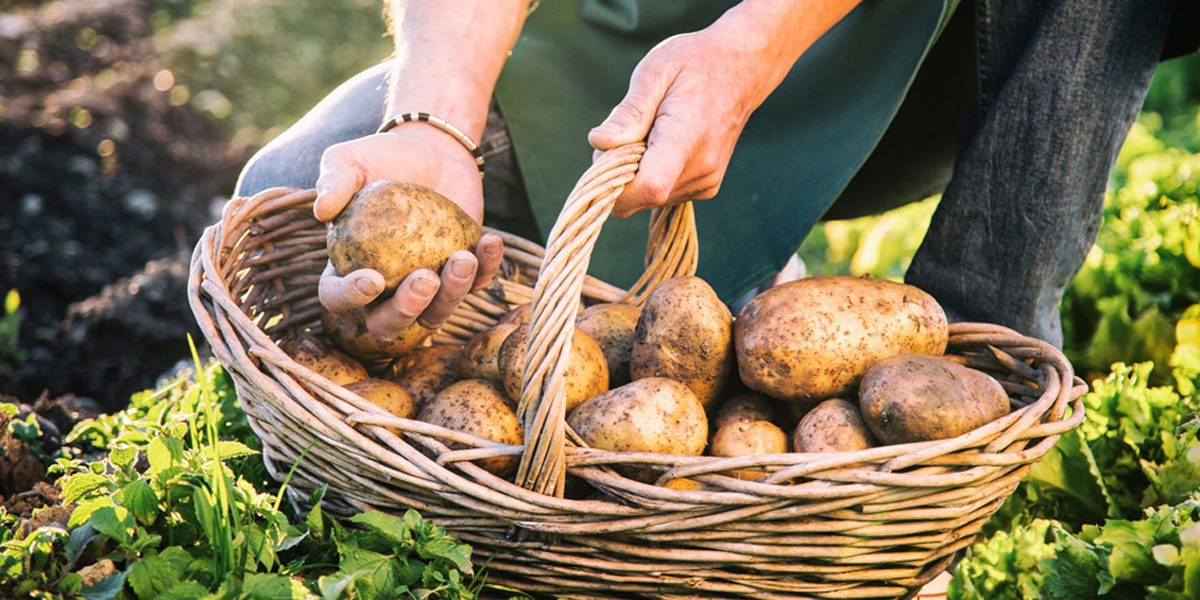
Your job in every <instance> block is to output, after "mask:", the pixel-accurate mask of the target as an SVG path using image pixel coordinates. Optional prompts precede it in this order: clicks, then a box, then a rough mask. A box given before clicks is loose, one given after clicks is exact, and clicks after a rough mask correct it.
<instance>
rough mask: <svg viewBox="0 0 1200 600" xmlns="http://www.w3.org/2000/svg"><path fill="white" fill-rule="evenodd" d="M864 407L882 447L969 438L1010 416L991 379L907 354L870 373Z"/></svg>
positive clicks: (865, 378) (1004, 397) (948, 363)
mask: <svg viewBox="0 0 1200 600" xmlns="http://www.w3.org/2000/svg"><path fill="white" fill-rule="evenodd" d="M859 406H860V408H861V410H862V416H863V420H864V421H866V423H867V427H869V428H870V430H871V432H872V433H874V434H875V437H876V438H878V439H879V441H881V442H883V443H885V444H902V443H905V442H920V441H925V440H938V439H944V438H951V437H955V436H959V435H962V434H964V433H967V432H968V431H971V430H972V429H975V428H976V427H981V426H983V425H986V424H988V423H990V422H992V421H994V420H996V419H998V418H1000V417H1002V416H1004V415H1006V414H1008V410H1009V400H1008V394H1007V393H1005V391H1004V388H1003V387H1001V386H1000V383H999V382H997V381H996V380H995V379H992V378H991V377H990V376H988V375H987V374H986V373H983V372H981V371H976V370H974V369H970V368H967V367H964V366H962V365H960V364H958V363H956V362H954V361H952V360H949V359H946V358H942V357H940V356H922V355H917V354H904V355H900V356H893V357H891V358H888V359H885V360H882V361H880V362H879V363H878V364H876V365H875V366H873V367H871V369H870V370H869V371H867V374H866V375H864V376H863V380H862V386H861V387H860V388H859Z"/></svg>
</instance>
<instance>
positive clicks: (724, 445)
mask: <svg viewBox="0 0 1200 600" xmlns="http://www.w3.org/2000/svg"><path fill="white" fill-rule="evenodd" d="M787 451H788V439H787V434H785V433H783V430H782V429H780V428H779V427H777V426H776V425H775V424H774V423H771V422H770V421H745V422H742V421H734V422H732V423H729V424H728V425H725V426H723V427H721V428H720V429H717V432H716V433H714V434H713V437H712V443H711V444H709V446H708V453H709V454H711V455H713V456H757V455H759V454H783V453H784V452H787ZM766 475H767V473H766V471H758V470H751V469H736V470H734V471H733V476H734V477H737V478H738V479H744V480H747V481H749V480H754V479H758V478H760V477H766Z"/></svg>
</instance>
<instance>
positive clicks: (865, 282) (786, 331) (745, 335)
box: [734, 276, 948, 406]
mask: <svg viewBox="0 0 1200 600" xmlns="http://www.w3.org/2000/svg"><path fill="white" fill-rule="evenodd" d="M947 338H948V325H947V322H946V314H945V312H943V311H942V308H941V306H939V305H938V303H937V302H936V301H935V300H934V299H933V297H932V296H930V295H929V294H927V293H925V292H923V291H921V290H919V289H917V288H915V287H913V286H910V285H905V284H902V283H896V282H893V281H887V280H884V279H872V278H869V277H848V276H823V277H809V278H805V279H798V280H795V281H790V282H787V283H784V284H780V285H777V286H775V287H773V288H771V289H768V290H767V291H765V292H763V293H761V294H759V295H758V296H756V297H754V298H753V299H752V300H750V302H748V303H747V304H746V306H744V307H743V308H742V310H741V312H740V313H739V314H738V318H737V320H736V321H735V322H734V340H735V342H736V345H737V357H738V371H739V372H740V374H741V377H742V381H743V382H745V384H746V385H747V386H749V387H750V389H753V390H756V391H759V392H762V393H764V394H767V395H768V396H771V397H773V398H779V399H781V400H790V401H797V402H801V403H804V404H807V405H809V406H811V405H814V404H816V403H817V402H819V401H820V400H824V399H826V398H832V397H835V396H844V395H846V394H850V393H851V392H852V391H853V390H854V387H855V386H856V385H858V382H859V380H860V379H861V378H862V375H863V373H866V372H867V369H868V368H869V367H870V366H871V365H873V364H875V363H876V362H878V361H880V360H882V359H884V358H887V357H889V356H895V355H897V354H903V353H915V354H928V355H941V354H942V353H943V352H944V351H945V349H946V341H947Z"/></svg>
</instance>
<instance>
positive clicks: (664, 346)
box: [629, 277, 734, 407]
mask: <svg viewBox="0 0 1200 600" xmlns="http://www.w3.org/2000/svg"><path fill="white" fill-rule="evenodd" d="M731 321H732V317H731V316H730V314H729V308H727V307H726V306H725V304H724V303H722V302H721V300H720V298H717V294H716V293H715V292H713V290H712V288H711V287H709V286H708V284H707V283H705V282H704V280H703V279H700V278H699V277H676V278H675V279H670V280H667V281H665V282H663V283H662V284H661V285H659V286H658V288H656V289H655V290H654V291H653V292H652V293H651V294H650V297H649V298H647V299H646V305H645V306H644V307H643V308H642V316H641V317H640V318H639V319H638V324H637V336H636V338H635V339H634V342H633V350H632V351H631V353H630V359H629V372H630V375H631V376H632V377H633V378H634V379H635V380H636V379H641V378H643V377H667V378H670V379H674V380H676V381H679V382H682V383H683V384H684V385H687V386H688V387H689V388H691V390H692V391H693V392H695V394H696V397H697V398H699V399H700V402H701V403H703V404H704V406H705V407H708V406H710V405H712V404H713V403H715V402H716V399H717V396H718V395H719V394H720V393H721V388H722V387H723V386H724V385H725V381H726V380H728V379H729V374H730V372H731V371H732V370H733V364H734V353H733V341H732V335H731V334H732V326H731Z"/></svg>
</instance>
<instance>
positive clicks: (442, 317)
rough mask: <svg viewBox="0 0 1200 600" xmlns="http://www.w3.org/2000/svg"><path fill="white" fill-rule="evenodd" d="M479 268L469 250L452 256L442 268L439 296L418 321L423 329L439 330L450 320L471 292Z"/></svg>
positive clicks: (457, 252) (460, 251)
mask: <svg viewBox="0 0 1200 600" xmlns="http://www.w3.org/2000/svg"><path fill="white" fill-rule="evenodd" d="M477 266H478V262H477V261H476V259H475V255H474V254H472V253H470V252H469V251H467V250H458V251H456V252H455V253H454V254H451V255H450V260H448V261H446V266H445V267H443V268H442V278H441V287H440V289H439V290H438V293H437V295H436V296H434V298H433V301H432V302H430V303H429V306H428V307H427V308H426V309H425V311H424V312H422V313H421V316H420V317H419V318H418V319H417V322H419V323H420V324H421V326H422V327H426V328H429V329H437V328H438V327H441V326H442V324H443V323H445V322H446V319H449V318H450V315H451V314H452V313H453V312H454V309H455V308H457V307H458V303H459V302H461V301H462V299H463V297H464V296H466V295H467V293H469V292H470V291H471V285H472V284H473V283H474V282H475V271H476V267H477Z"/></svg>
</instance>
